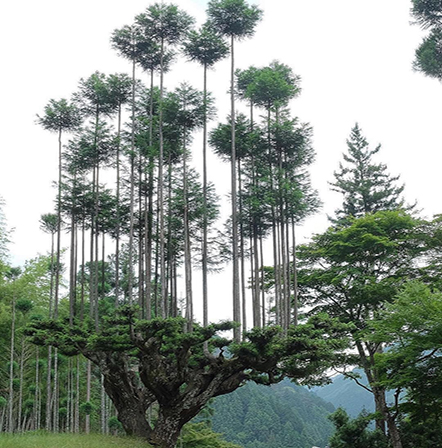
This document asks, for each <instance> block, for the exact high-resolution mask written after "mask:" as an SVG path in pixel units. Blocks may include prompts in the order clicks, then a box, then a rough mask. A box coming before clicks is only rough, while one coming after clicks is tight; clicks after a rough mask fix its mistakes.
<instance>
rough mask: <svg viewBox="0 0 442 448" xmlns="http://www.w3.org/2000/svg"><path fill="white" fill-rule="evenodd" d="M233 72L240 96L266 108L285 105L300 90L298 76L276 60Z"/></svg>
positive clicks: (277, 107) (276, 107)
mask: <svg viewBox="0 0 442 448" xmlns="http://www.w3.org/2000/svg"><path fill="white" fill-rule="evenodd" d="M235 74H236V77H237V87H238V90H239V92H240V94H241V96H242V97H243V98H246V99H249V100H250V101H251V102H252V103H253V104H254V105H257V106H261V107H264V108H266V109H270V108H272V107H273V108H275V109H279V108H280V107H282V106H285V105H286V104H287V103H288V101H289V100H290V99H292V98H294V97H295V96H297V95H298V94H299V93H300V91H301V89H300V87H299V81H300V78H299V76H296V75H294V74H293V72H292V69H291V68H290V67H288V66H287V65H285V64H281V63H280V62H278V61H273V62H272V63H271V64H270V65H269V66H268V67H263V68H259V69H257V68H255V67H250V68H249V69H248V70H244V71H241V70H237V71H236V73H235Z"/></svg>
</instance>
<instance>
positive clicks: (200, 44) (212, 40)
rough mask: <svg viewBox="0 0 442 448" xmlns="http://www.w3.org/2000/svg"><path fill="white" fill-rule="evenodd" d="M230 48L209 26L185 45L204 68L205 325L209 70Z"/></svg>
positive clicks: (190, 35)
mask: <svg viewBox="0 0 442 448" xmlns="http://www.w3.org/2000/svg"><path fill="white" fill-rule="evenodd" d="M228 51H229V50H228V46H227V45H226V44H225V42H224V41H223V40H222V39H221V38H220V37H219V36H218V34H217V33H215V32H214V31H213V29H211V28H210V26H209V25H208V24H206V25H205V26H203V27H202V28H201V29H200V30H199V32H198V31H191V32H189V33H188V35H187V41H186V42H185V43H184V52H185V54H186V55H187V57H188V58H189V59H190V60H191V61H197V62H199V63H200V64H201V65H202V66H203V70H204V72H203V73H204V75H203V104H204V111H203V114H204V116H203V198H204V210H205V211H204V219H203V253H202V265H203V269H202V273H203V324H204V325H207V324H208V323H209V320H208V319H209V317H208V313H209V311H208V287H207V272H208V265H207V257H208V242H207V212H206V209H207V204H206V202H207V121H208V110H207V106H208V96H207V68H210V67H213V66H214V65H215V63H216V62H218V61H219V60H220V59H222V58H224V57H226V56H227V54H228Z"/></svg>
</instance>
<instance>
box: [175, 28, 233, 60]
mask: <svg viewBox="0 0 442 448" xmlns="http://www.w3.org/2000/svg"><path fill="white" fill-rule="evenodd" d="M183 47H184V53H185V54H186V56H187V57H188V58H189V59H190V60H191V61H196V62H199V63H200V64H201V65H203V66H205V67H212V66H213V65H214V64H215V63H216V62H218V61H219V60H220V59H223V58H225V57H226V56H227V55H228V53H229V47H228V46H227V44H226V43H225V42H224V40H223V39H222V38H221V37H220V36H219V35H218V34H217V33H216V32H215V31H214V30H213V29H212V28H211V27H210V26H208V25H205V26H203V27H201V28H200V30H199V31H194V30H192V31H189V33H188V34H187V40H186V41H185V42H184V45H183Z"/></svg>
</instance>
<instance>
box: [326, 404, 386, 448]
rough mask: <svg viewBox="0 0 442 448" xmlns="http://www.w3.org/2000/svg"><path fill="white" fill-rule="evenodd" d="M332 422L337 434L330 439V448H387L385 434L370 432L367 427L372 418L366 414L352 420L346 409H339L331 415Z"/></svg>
mask: <svg viewBox="0 0 442 448" xmlns="http://www.w3.org/2000/svg"><path fill="white" fill-rule="evenodd" d="M329 418H330V420H331V421H332V422H333V424H334V425H335V428H336V432H335V433H334V434H333V436H332V437H331V439H330V443H329V446H330V448H387V447H388V443H387V439H386V437H385V435H384V434H382V433H381V432H378V431H369V430H367V426H368V424H369V423H370V421H371V420H372V417H370V416H369V415H367V414H365V413H361V415H360V416H359V417H357V418H355V419H350V417H349V416H348V415H347V413H346V412H345V411H344V409H342V408H339V409H338V410H337V411H336V412H335V413H333V414H331V415H330V417H329Z"/></svg>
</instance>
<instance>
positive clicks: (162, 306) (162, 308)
mask: <svg viewBox="0 0 442 448" xmlns="http://www.w3.org/2000/svg"><path fill="white" fill-rule="evenodd" d="M163 59H164V39H161V53H160V110H159V137H160V142H159V143H160V154H159V160H158V208H159V231H160V235H159V246H160V247H159V263H160V282H161V285H160V286H161V300H160V301H159V310H158V311H159V317H166V316H167V297H166V290H167V282H166V260H165V254H164V242H165V237H164V210H163V209H164V196H163V194H164V191H163V189H164V185H163V164H164V141H163V93H164V60H163Z"/></svg>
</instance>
